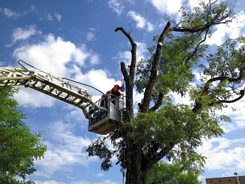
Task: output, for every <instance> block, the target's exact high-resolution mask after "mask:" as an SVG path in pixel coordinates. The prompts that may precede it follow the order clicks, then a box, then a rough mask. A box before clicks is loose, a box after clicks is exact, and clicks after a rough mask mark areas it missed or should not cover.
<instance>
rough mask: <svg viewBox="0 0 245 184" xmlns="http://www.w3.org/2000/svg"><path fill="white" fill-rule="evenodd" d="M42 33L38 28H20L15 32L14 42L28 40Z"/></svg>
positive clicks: (31, 26)
mask: <svg viewBox="0 0 245 184" xmlns="http://www.w3.org/2000/svg"><path fill="white" fill-rule="evenodd" d="M40 33H41V32H40V31H38V30H37V29H36V26H34V25H30V26H26V27H18V28H16V29H14V30H13V33H12V37H13V42H17V41H21V40H26V39H28V38H30V37H32V36H34V35H36V34H40Z"/></svg>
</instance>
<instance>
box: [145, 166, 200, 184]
mask: <svg viewBox="0 0 245 184" xmlns="http://www.w3.org/2000/svg"><path fill="white" fill-rule="evenodd" d="M198 173H199V171H197V170H188V171H186V170H184V169H183V167H182V166H181V164H178V163H174V164H168V163H163V162H161V163H159V164H155V165H154V166H153V167H152V168H151V169H150V170H149V173H148V179H147V184H161V183H162V184H163V183H164V184H177V183H181V184H198V183H199V184H200V182H199V181H198Z"/></svg>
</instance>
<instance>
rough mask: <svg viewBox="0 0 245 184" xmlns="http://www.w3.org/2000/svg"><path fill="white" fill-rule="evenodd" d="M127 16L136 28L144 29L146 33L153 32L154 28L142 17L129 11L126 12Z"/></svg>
mask: <svg viewBox="0 0 245 184" xmlns="http://www.w3.org/2000/svg"><path fill="white" fill-rule="evenodd" d="M128 16H129V17H131V18H132V19H133V20H134V21H135V22H136V27H137V28H140V29H146V30H147V31H153V30H154V26H153V24H151V23H150V22H149V21H147V20H146V19H145V18H144V17H143V16H142V15H140V14H139V13H137V12H135V11H133V10H131V11H129V12H128Z"/></svg>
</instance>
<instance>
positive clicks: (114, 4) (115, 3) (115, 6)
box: [108, 0, 124, 15]
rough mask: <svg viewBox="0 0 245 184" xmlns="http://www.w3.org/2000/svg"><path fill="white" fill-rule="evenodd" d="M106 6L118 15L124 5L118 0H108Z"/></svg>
mask: <svg viewBox="0 0 245 184" xmlns="http://www.w3.org/2000/svg"><path fill="white" fill-rule="evenodd" d="M108 6H109V7H110V8H111V9H112V10H113V11H114V12H116V13H117V14H118V15H121V14H122V12H123V10H124V6H123V4H122V2H121V1H120V0H109V1H108Z"/></svg>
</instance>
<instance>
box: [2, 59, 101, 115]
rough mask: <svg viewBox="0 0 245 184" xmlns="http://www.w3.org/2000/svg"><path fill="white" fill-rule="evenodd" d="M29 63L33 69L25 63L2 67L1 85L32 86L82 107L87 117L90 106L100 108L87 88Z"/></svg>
mask: <svg viewBox="0 0 245 184" xmlns="http://www.w3.org/2000/svg"><path fill="white" fill-rule="evenodd" d="M21 62H22V63H25V62H23V61H21ZM25 64H27V63H25ZM21 65H22V64H21ZM27 65H28V66H29V67H31V69H27V68H26V67H24V66H23V65H22V66H23V67H22V68H13V67H0V86H20V85H23V86H25V87H30V88H32V89H34V90H37V91H40V92H42V93H45V94H47V95H49V96H52V97H54V98H57V99H59V100H62V101H64V102H66V103H69V104H72V105H74V106H76V107H78V108H80V109H82V110H83V113H84V115H85V117H86V118H88V116H89V113H88V110H87V109H88V107H89V106H90V109H91V108H92V109H94V110H96V109H99V107H98V106H97V105H96V103H94V102H92V99H91V95H90V94H89V93H88V92H87V90H86V89H84V88H82V87H81V86H77V85H75V84H74V83H73V82H71V81H70V80H68V79H64V78H60V77H55V76H53V75H51V74H49V73H46V72H44V71H41V70H39V69H37V68H35V67H33V66H31V65H29V64H27ZM33 100H35V99H33Z"/></svg>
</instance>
